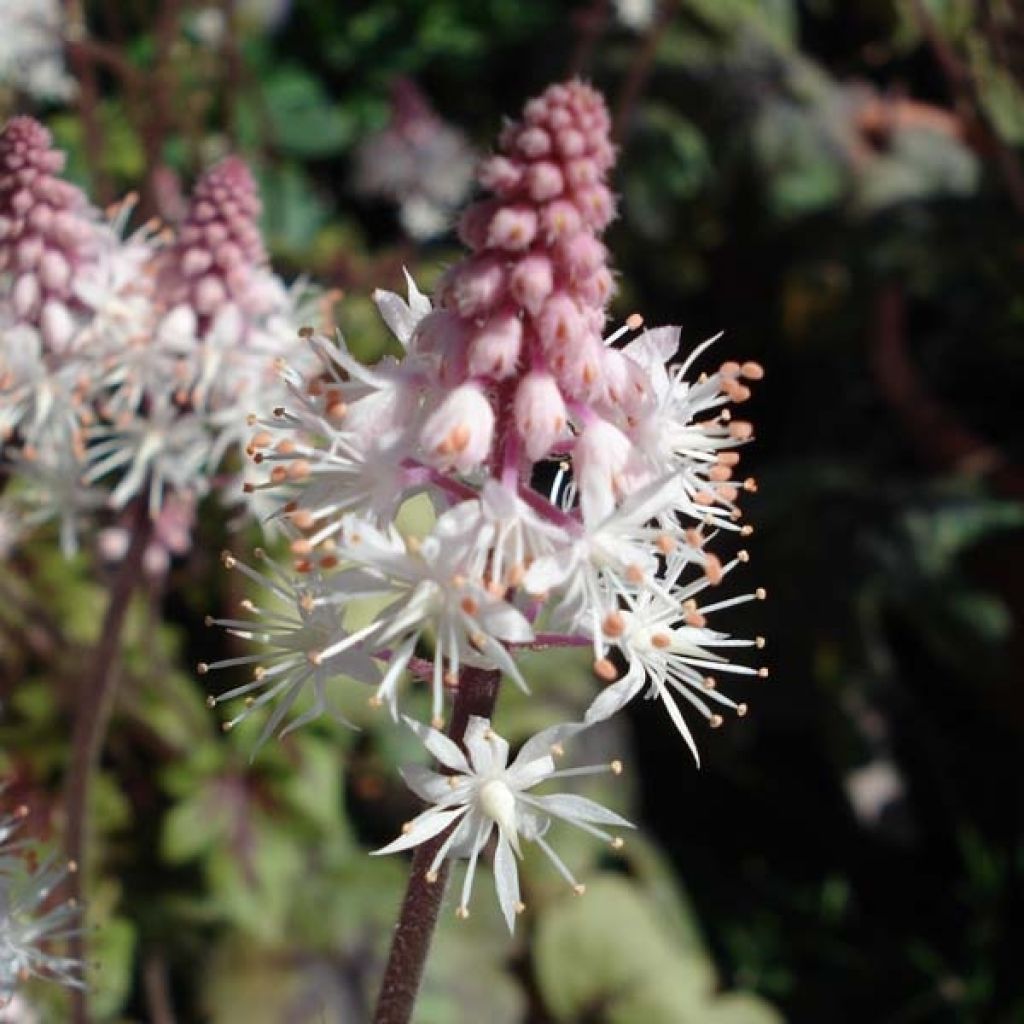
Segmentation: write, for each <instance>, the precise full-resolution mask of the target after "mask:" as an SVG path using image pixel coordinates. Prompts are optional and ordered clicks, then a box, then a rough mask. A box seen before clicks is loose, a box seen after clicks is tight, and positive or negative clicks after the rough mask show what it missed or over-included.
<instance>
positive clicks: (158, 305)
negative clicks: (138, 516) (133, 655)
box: [0, 117, 313, 566]
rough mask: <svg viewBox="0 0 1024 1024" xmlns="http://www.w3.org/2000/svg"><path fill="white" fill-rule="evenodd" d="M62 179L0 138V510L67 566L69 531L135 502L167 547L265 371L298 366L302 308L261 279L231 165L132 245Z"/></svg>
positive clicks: (246, 186) (14, 126)
mask: <svg viewBox="0 0 1024 1024" xmlns="http://www.w3.org/2000/svg"><path fill="white" fill-rule="evenodd" d="M63 163H64V158H63V154H61V153H59V152H58V151H56V150H54V149H53V148H52V146H51V140H50V136H49V133H48V132H47V131H46V129H45V128H43V127H42V125H40V124H38V123H37V122H35V121H33V120H32V119H30V118H25V117H21V118H14V119H13V120H11V121H10V122H9V123H8V124H7V125H6V126H5V127H4V128H3V130H2V131H0V455H2V458H3V461H4V463H5V467H4V468H5V469H6V472H7V473H8V474H13V475H15V476H16V477H17V478H18V486H16V487H14V488H10V489H9V493H8V495H7V496H6V497H5V500H15V501H18V502H19V503H20V508H19V511H20V512H21V518H22V520H23V521H24V522H25V523H26V524H27V525H29V526H31V525H32V524H34V523H36V522H39V521H45V520H47V519H51V518H55V519H58V520H59V521H60V524H61V539H62V543H63V546H64V547H65V549H66V550H71V549H73V548H74V547H75V545H76V542H77V534H78V529H79V527H80V525H81V524H82V522H83V521H85V520H91V519H92V518H94V517H95V515H96V513H97V512H99V510H101V509H103V508H111V509H114V510H117V509H121V508H123V507H124V506H125V505H126V504H127V503H128V502H129V501H131V500H132V499H134V498H135V497H136V496H142V497H144V498H145V500H146V502H147V503H148V508H149V513H150V515H151V516H152V517H153V518H154V519H159V518H160V516H161V515H162V514H163V513H164V511H165V509H168V506H170V509H169V513H168V518H169V520H173V522H174V525H175V529H177V524H178V523H179V521H180V520H181V518H182V513H181V510H182V509H188V510H189V516H191V509H192V507H193V506H194V501H195V498H196V497H200V496H202V495H203V494H205V493H206V492H207V491H209V490H210V489H211V487H212V486H213V484H214V482H215V481H216V480H217V477H216V476H215V474H217V473H218V472H221V471H222V470H223V468H224V466H225V456H226V455H227V454H228V453H230V452H232V451H237V450H238V449H239V447H240V442H241V441H242V440H243V439H244V436H245V432H246V429H247V428H246V425H245V416H246V413H247V412H248V411H249V408H250V406H251V403H252V401H253V396H254V395H255V394H257V393H259V394H260V395H263V396H269V397H270V398H271V401H272V400H273V395H274V394H275V389H276V388H278V387H279V385H278V379H279V377H278V374H277V372H276V370H275V364H276V361H277V360H278V359H279V358H281V357H282V356H286V355H287V356H289V357H291V358H292V359H293V360H294V359H298V360H299V364H300V365H301V363H302V359H303V353H304V351H305V346H304V345H300V344H297V339H296V338H295V335H294V331H293V329H292V327H291V324H292V323H293V322H294V320H295V319H296V318H300V317H303V316H307V315H309V313H310V312H312V309H311V305H310V301H311V299H312V298H313V295H312V293H311V292H310V291H309V290H308V289H306V288H305V286H304V285H301V284H300V285H299V286H297V287H296V288H294V289H292V290H288V289H286V288H285V287H284V285H283V284H282V282H281V281H280V279H278V278H277V277H276V276H275V275H274V274H273V272H272V271H271V270H270V268H269V265H268V263H267V260H266V254H265V252H264V251H263V248H262V242H261V240H260V236H259V229H258V227H257V223H256V218H257V216H258V213H259V201H258V197H257V195H256V189H255V184H254V182H253V180H252V177H251V175H250V174H249V171H248V170H247V168H245V166H244V164H242V163H241V161H239V160H237V159H234V158H228V160H226V161H224V162H222V163H221V164H219V165H218V166H216V167H214V168H213V169H212V170H210V171H208V172H207V174H206V175H205V176H204V177H203V178H202V179H201V180H200V182H199V183H198V185H197V186H196V189H195V192H194V195H193V198H192V202H191V204H190V206H189V210H188V213H187V216H186V218H185V220H184V221H183V222H182V224H180V225H178V227H177V228H176V229H175V230H169V229H167V230H160V229H159V227H158V226H155V225H152V224H147V225H145V226H143V227H142V228H141V229H139V230H137V231H134V232H133V233H127V232H126V231H125V225H126V223H127V221H128V220H129V218H130V216H131V214H132V211H133V207H134V201H133V199H132V198H131V197H129V198H128V199H126V200H125V201H123V202H122V203H120V204H118V205H117V206H116V207H115V208H114V209H113V211H112V212H111V214H110V215H109V216H103V215H101V214H100V212H99V211H97V210H96V209H95V208H93V207H92V206H91V204H90V203H89V201H88V199H87V198H86V197H85V195H84V194H83V193H82V192H81V191H80V190H79V189H77V188H75V187H74V186H72V185H70V184H68V183H67V182H66V181H64V180H63V179H62V178H61V177H60V171H61V169H62V167H63ZM282 394H283V392H282ZM234 490H235V494H237V495H238V496H239V497H240V495H241V488H240V486H236V487H235V488H234ZM232 497H234V495H232ZM236 500H237V499H236ZM167 525H168V529H165V530H163V532H164V533H165V534H166V533H168V532H169V531H170V523H169V524H167ZM184 531H185V537H186V538H187V535H188V524H186V526H185V528H184ZM157 532H158V533H159V532H161V531H160V530H159V529H158V531H157ZM177 532H178V533H180V530H177ZM165 546H166V548H167V551H172V552H173V551H178V552H180V550H181V549H182V546H183V545H182V543H181V542H180V541H179V542H177V546H176V547H175V543H174V542H172V543H169V544H167V545H165ZM184 546H186V547H187V541H186V542H185V544H184ZM151 554H152V557H150V558H149V564H151V565H154V566H157V565H161V564H166V559H167V557H169V556H168V555H167V554H166V552H164V554H163V555H161V553H160V552H157V551H154V552H152V553H151Z"/></svg>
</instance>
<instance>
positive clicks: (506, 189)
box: [477, 154, 523, 196]
mask: <svg viewBox="0 0 1024 1024" xmlns="http://www.w3.org/2000/svg"><path fill="white" fill-rule="evenodd" d="M522 178H523V169H522V166H521V165H520V164H518V163H515V162H513V161H512V160H510V159H509V158H508V157H507V156H501V155H500V154H499V155H497V156H492V157H489V158H488V159H487V160H485V161H484V162H483V163H482V164H481V165H480V170H479V171H478V172H477V180H478V181H479V182H480V184H481V185H482V186H483V187H484V188H485V189H488V190H489V191H491V192H496V193H497V194H498V195H499V196H506V195H511V194H512V193H513V192H514V191H515V190H516V189H517V188H518V187H519V183H520V182H521V181H522Z"/></svg>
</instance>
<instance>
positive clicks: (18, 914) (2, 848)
mask: <svg viewBox="0 0 1024 1024" xmlns="http://www.w3.org/2000/svg"><path fill="white" fill-rule="evenodd" d="M27 814H28V808H26V807H19V808H17V809H16V810H15V811H14V812H13V813H11V814H6V815H0V1009H2V1008H3V1007H5V1006H7V1005H8V1004H9V1003H10V1002H11V1000H12V999H13V998H14V995H15V989H16V988H17V987H18V986H19V985H20V984H22V983H24V982H26V981H28V980H29V979H30V978H49V979H52V980H55V981H58V982H60V983H61V984H64V985H72V986H80V985H81V984H82V981H81V972H82V965H81V964H80V963H78V962H77V961H76V960H73V959H71V958H70V957H67V956H64V955H62V954H60V953H59V952H55V951H54V946H55V945H56V946H58V947H59V946H60V945H61V944H63V943H64V942H65V941H66V940H67V939H68V938H70V937H71V936H72V935H73V934H74V933H75V930H76V923H75V922H76V918H77V910H76V908H75V907H74V906H73V905H71V904H69V903H59V904H56V905H55V904H54V903H53V901H52V899H51V896H52V894H53V892H54V890H55V889H56V888H57V886H58V885H60V883H61V882H62V881H63V880H64V878H65V875H66V874H67V870H68V869H67V868H65V867H63V866H60V865H58V864H57V863H56V861H55V860H54V859H53V858H50V859H48V860H45V861H44V862H43V863H42V864H41V865H39V866H33V859H32V858H31V857H29V856H28V855H29V854H30V853H31V852H33V851H32V850H31V849H30V846H29V844H28V843H26V842H23V841H19V840H17V839H16V838H15V836H16V833H17V831H18V830H19V828H20V827H21V825H22V823H23V822H24V819H25V817H26V816H27ZM71 869H72V870H73V866H72V868H71Z"/></svg>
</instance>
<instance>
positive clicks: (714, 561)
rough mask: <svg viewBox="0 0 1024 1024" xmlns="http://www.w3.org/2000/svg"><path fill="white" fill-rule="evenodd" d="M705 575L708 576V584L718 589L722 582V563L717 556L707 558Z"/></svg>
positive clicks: (707, 556)
mask: <svg viewBox="0 0 1024 1024" xmlns="http://www.w3.org/2000/svg"><path fill="white" fill-rule="evenodd" d="M704 575H705V576H707V578H708V583H710V584H711V585H712V586H713V587H717V586H718V584H719V583H721V582H722V563H721V561H720V560H719V558H718V556H717V555H711V554H709V555H706V556H705V560H704Z"/></svg>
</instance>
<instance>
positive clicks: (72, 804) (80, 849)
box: [65, 498, 153, 1024]
mask: <svg viewBox="0 0 1024 1024" xmlns="http://www.w3.org/2000/svg"><path fill="white" fill-rule="evenodd" d="M152 529H153V526H152V521H151V519H150V517H149V514H148V511H147V508H146V502H145V499H144V498H139V499H137V500H136V504H135V508H134V510H133V516H132V524H131V543H130V545H129V547H128V552H127V554H126V555H125V557H124V561H123V562H122V563H121V565H120V566H119V567H118V570H117V575H116V576H115V577H114V580H113V582H112V584H111V587H110V602H109V604H108V605H107V611H106V614H105V615H104V617H103V626H102V629H101V631H100V638H99V641H98V643H97V645H96V649H95V651H93V653H92V661H91V664H90V665H89V669H88V672H87V674H86V675H85V678H84V679H83V681H82V686H81V695H80V697H79V699H78V701H77V702H76V707H75V714H76V717H75V726H74V732H73V734H72V738H71V763H70V766H69V768H68V779H67V792H66V798H65V799H66V806H67V851H68V860H69V861H73V862H74V863H75V864H77V865H78V870H77V871H75V872H72V874H71V875H70V882H71V897H72V898H73V899H74V900H75V901H76V902H78V903H81V902H82V889H83V887H84V885H85V883H86V878H87V877H88V874H89V872H88V864H87V862H86V851H87V847H88V843H87V842H86V839H87V836H86V832H87V823H88V820H89V798H90V795H91V791H92V782H93V777H94V775H95V774H96V768H97V765H98V764H99V759H100V753H101V751H102V749H103V743H104V740H105V738H106V734H107V727H108V725H109V724H110V716H111V714H112V712H113V709H114V698H115V696H116V694H117V676H118V668H119V667H120V666H119V664H118V661H119V655H120V651H121V634H122V633H123V632H124V624H125V620H126V619H127V616H128V607H129V605H130V604H131V599H132V596H133V594H134V593H135V589H136V587H138V585H139V583H140V580H141V577H142V558H143V555H144V554H145V552H146V546H147V544H148V543H149V540H150V537H151V536H152ZM71 954H72V956H74V957H75V958H76V959H78V960H80V961H81V962H82V963H85V962H86V957H87V955H88V949H87V945H86V932H85V930H84V929H83V931H82V932H81V933H80V934H79V935H77V936H76V937H75V938H74V939H72V940H71ZM72 1020H73V1021H74V1024H89V1005H88V994H87V992H86V991H85V990H84V989H75V990H74V991H73V993H72Z"/></svg>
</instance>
